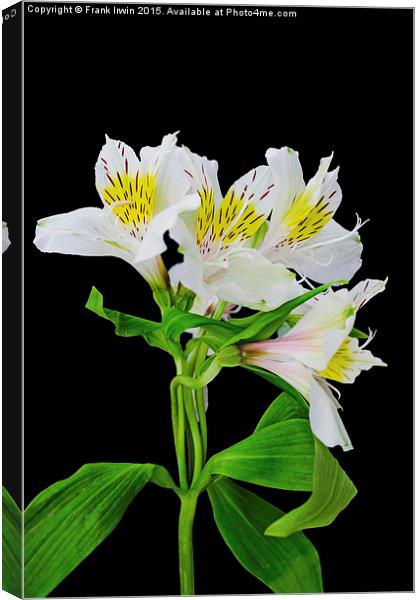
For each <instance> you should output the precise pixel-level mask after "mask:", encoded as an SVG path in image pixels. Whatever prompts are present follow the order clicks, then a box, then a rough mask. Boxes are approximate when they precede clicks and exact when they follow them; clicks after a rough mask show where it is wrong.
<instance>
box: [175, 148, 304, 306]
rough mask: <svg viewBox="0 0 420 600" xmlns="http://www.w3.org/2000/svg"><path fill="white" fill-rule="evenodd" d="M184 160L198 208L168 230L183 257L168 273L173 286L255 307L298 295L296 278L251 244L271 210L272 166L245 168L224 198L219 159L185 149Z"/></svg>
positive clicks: (201, 296)
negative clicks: (219, 181) (208, 157)
mask: <svg viewBox="0 0 420 600" xmlns="http://www.w3.org/2000/svg"><path fill="white" fill-rule="evenodd" d="M184 158H185V165H184V172H185V175H186V177H187V179H188V180H189V183H190V186H191V193H193V194H194V193H195V194H198V195H199V197H200V206H199V208H198V209H197V211H196V212H195V213H189V214H186V215H183V217H182V218H181V219H179V220H178V221H177V222H176V224H175V225H174V227H173V228H172V229H171V231H170V234H171V236H172V237H173V238H174V239H175V240H176V241H177V242H178V244H179V246H180V251H181V252H182V253H183V254H184V261H183V262H182V263H180V264H177V265H175V266H174V267H173V268H172V269H171V271H170V276H171V281H172V283H173V285H176V284H177V283H178V282H179V281H181V282H182V283H183V285H185V286H186V287H188V288H189V289H191V290H193V291H194V292H195V293H196V294H197V295H198V296H199V297H200V298H201V299H202V300H203V302H205V303H206V302H211V301H212V299H213V298H214V296H216V297H217V298H218V299H221V300H225V301H227V302H231V303H233V304H237V305H241V306H248V307H250V308H254V309H257V310H270V309H272V308H275V307H277V306H279V305H280V304H282V303H283V302H285V301H287V300H289V299H291V298H293V297H295V296H297V295H299V293H301V288H300V286H299V285H298V284H297V283H296V281H295V276H294V275H293V274H292V273H290V271H288V270H287V269H286V268H285V267H284V266H282V265H280V264H278V265H274V264H272V262H271V261H270V260H268V259H267V258H265V257H264V256H262V255H261V253H259V252H258V251H257V250H255V249H254V248H252V247H251V238H253V237H254V236H255V234H257V232H258V230H259V229H260V227H261V226H262V225H263V224H264V223H265V221H266V219H267V216H268V214H269V213H270V211H271V209H272V201H273V188H274V183H273V180H272V176H271V172H270V169H269V168H268V167H267V166H260V167H257V168H256V169H253V170H252V171H249V173H247V174H246V175H244V176H243V177H241V178H240V179H239V180H238V181H236V182H235V183H234V184H233V185H232V186H231V187H230V189H229V191H228V192H227V194H226V195H225V197H223V196H222V193H221V191H220V187H219V183H218V179H217V162H216V161H213V160H212V161H210V160H208V159H207V158H205V157H200V156H198V155H197V154H192V153H191V152H189V151H188V150H187V149H185V154H184Z"/></svg>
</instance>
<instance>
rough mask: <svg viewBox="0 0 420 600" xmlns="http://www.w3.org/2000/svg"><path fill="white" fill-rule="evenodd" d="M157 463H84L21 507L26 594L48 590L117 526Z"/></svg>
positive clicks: (46, 592) (37, 596) (47, 592)
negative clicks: (23, 528)
mask: <svg viewBox="0 0 420 600" xmlns="http://www.w3.org/2000/svg"><path fill="white" fill-rule="evenodd" d="M154 471H155V466H154V465H150V464H145V465H136V464H128V463H97V464H87V465H84V466H83V467H82V468H81V469H79V470H78V471H77V472H76V473H74V475H72V476H71V477H69V478H68V479H64V480H63V481H58V482H57V483H54V484H53V485H51V486H50V487H48V488H47V489H45V490H44V491H43V492H41V493H40V494H39V495H38V496H37V497H36V498H35V499H34V500H32V502H31V503H30V504H29V506H28V507H27V508H26V510H25V597H32V598H34V597H36V598H39V597H44V596H46V595H47V594H49V593H50V592H51V591H52V590H53V589H54V588H55V587H56V586H57V585H58V584H59V583H60V582H61V581H62V580H63V579H64V578H65V577H66V576H67V575H68V574H69V573H71V571H73V569H75V567H77V565H78V564H79V563H80V562H81V561H82V560H83V559H84V558H86V556H88V554H90V553H91V552H92V550H94V549H95V548H96V546H98V544H100V543H101V542H102V541H103V540H104V539H105V538H106V537H107V536H108V535H109V534H110V533H111V531H112V530H113V529H114V528H115V527H116V526H117V525H118V523H119V521H120V520H121V518H122V516H123V514H124V512H125V510H126V509H127V507H128V505H129V504H130V502H131V501H132V500H133V499H134V498H135V496H136V495H137V494H138V493H139V492H140V490H141V489H142V488H143V486H144V485H145V484H146V483H147V482H148V481H149V480H150V479H151V478H152V476H153V474H154Z"/></svg>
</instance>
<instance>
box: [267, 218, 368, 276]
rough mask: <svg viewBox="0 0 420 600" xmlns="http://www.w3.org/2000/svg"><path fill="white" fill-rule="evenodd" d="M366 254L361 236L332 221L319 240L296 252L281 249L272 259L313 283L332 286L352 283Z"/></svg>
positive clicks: (315, 237) (321, 232) (317, 237)
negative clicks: (332, 283) (338, 281)
mask: <svg viewBox="0 0 420 600" xmlns="http://www.w3.org/2000/svg"><path fill="white" fill-rule="evenodd" d="M362 250H363V246H362V244H361V242H360V237H359V234H358V233H357V232H356V231H354V232H352V231H348V230H347V229H344V227H341V225H339V224H338V223H337V222H336V221H334V220H332V221H330V222H329V223H327V225H325V227H323V229H322V231H320V233H318V234H317V235H316V236H314V237H312V238H310V239H308V240H307V241H304V242H302V243H301V244H299V245H297V246H295V247H293V248H290V247H287V246H284V247H281V248H278V249H277V251H275V252H273V253H272V254H270V258H271V260H273V262H281V263H282V264H284V265H285V266H287V267H289V268H291V269H294V270H295V271H297V272H298V273H299V274H301V275H302V276H305V277H308V278H309V279H312V280H313V281H317V282H319V283H328V282H329V281H334V280H336V279H351V278H352V277H353V275H354V274H355V273H356V271H357V270H358V269H359V268H360V267H361V265H362V260H361V253H362Z"/></svg>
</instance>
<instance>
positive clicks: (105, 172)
mask: <svg viewBox="0 0 420 600" xmlns="http://www.w3.org/2000/svg"><path fill="white" fill-rule="evenodd" d="M105 138H106V142H105V144H104V146H103V147H102V150H101V152H100V153H99V157H98V160H97V162H96V165H95V178H96V188H97V190H98V192H99V195H100V197H101V198H102V201H103V203H104V205H105V206H108V205H110V204H113V203H114V202H121V201H124V200H126V197H125V195H124V191H125V192H126V194H127V193H128V191H129V183H130V182H131V183H132V184H133V182H135V180H136V177H138V178H140V177H142V176H143V172H142V170H141V165H140V161H139V159H138V157H137V155H136V153H135V152H134V150H133V149H132V148H131V147H130V146H128V145H127V144H124V142H120V141H119V140H112V139H111V138H109V137H108V136H105Z"/></svg>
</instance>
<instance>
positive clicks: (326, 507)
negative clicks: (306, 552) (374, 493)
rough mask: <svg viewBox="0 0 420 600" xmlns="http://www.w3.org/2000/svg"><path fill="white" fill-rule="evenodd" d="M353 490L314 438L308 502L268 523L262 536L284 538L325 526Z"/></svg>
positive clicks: (347, 501) (336, 465) (353, 487)
mask: <svg viewBox="0 0 420 600" xmlns="http://www.w3.org/2000/svg"><path fill="white" fill-rule="evenodd" d="M356 493H357V490H356V488H355V486H354V485H353V483H352V482H351V480H350V479H349V478H348V476H347V475H346V473H345V472H344V471H343V469H342V468H341V467H340V465H339V463H338V462H337V461H336V459H335V458H334V457H333V456H332V454H331V452H330V451H329V450H328V448H326V447H325V446H324V444H322V443H321V442H320V441H319V440H317V439H316V438H315V461H314V484H313V492H312V494H311V496H310V497H309V499H308V500H307V501H306V502H305V503H304V504H302V505H301V506H299V507H298V508H295V509H294V510H292V511H290V512H289V513H287V514H285V515H284V516H283V517H281V518H280V519H278V520H276V521H275V522H274V523H272V524H271V525H270V526H269V527H268V528H267V530H266V532H265V533H266V535H270V536H277V537H286V536H288V535H290V534H293V533H294V532H296V531H301V530H302V529H309V528H312V527H325V526H326V525H329V524H330V523H332V522H333V521H334V519H335V518H336V517H337V515H338V514H339V513H340V512H341V511H342V510H343V509H344V508H346V506H347V505H348V504H349V502H350V501H351V500H352V499H353V498H354V496H355V495H356Z"/></svg>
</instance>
